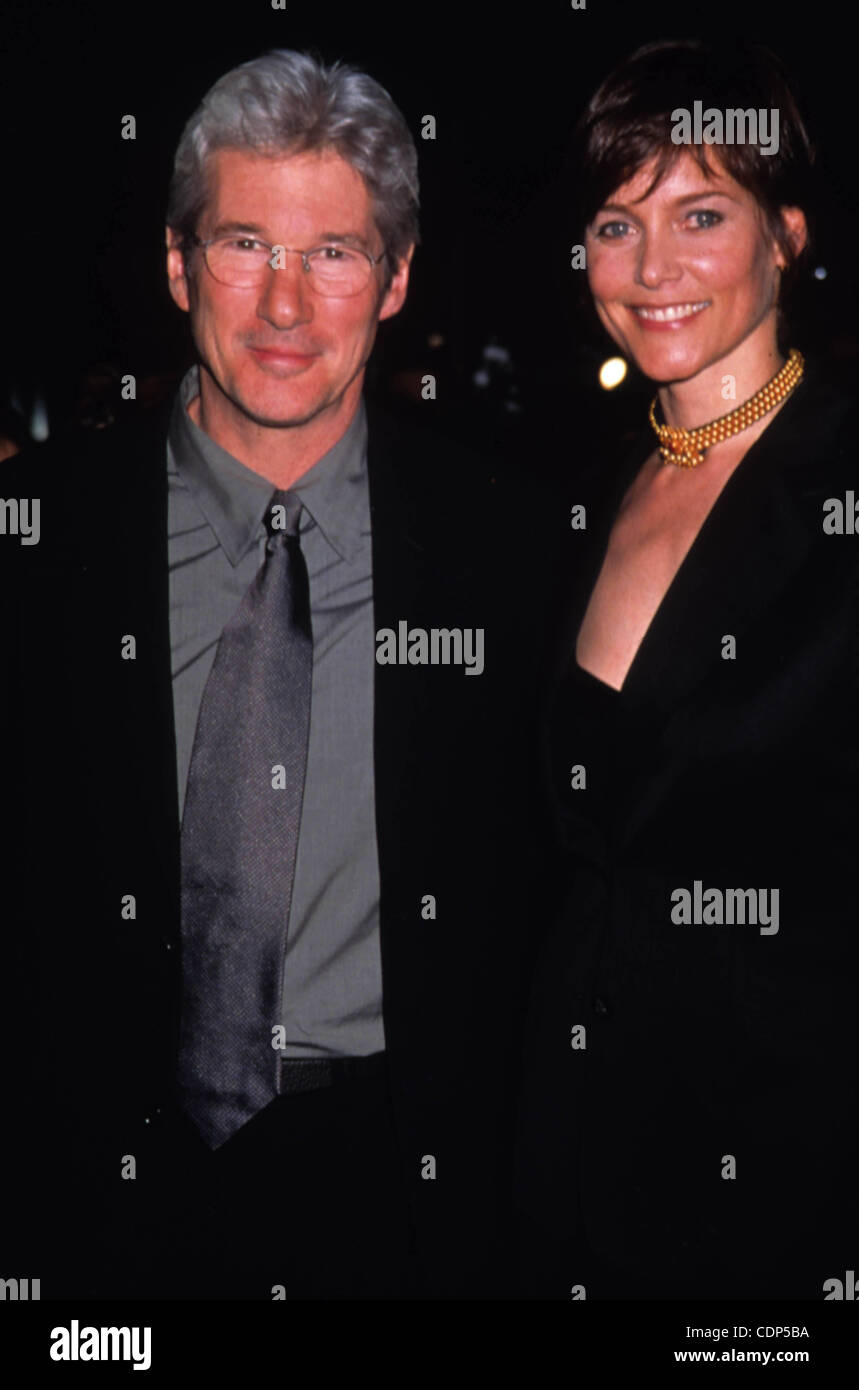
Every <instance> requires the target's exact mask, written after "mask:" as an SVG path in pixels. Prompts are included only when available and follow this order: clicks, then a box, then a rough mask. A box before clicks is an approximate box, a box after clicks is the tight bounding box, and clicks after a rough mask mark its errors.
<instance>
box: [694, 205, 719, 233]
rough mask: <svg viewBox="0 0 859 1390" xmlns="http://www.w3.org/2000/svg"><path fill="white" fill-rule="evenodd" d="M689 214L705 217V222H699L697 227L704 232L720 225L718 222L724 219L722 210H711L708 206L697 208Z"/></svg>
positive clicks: (695, 216)
mask: <svg viewBox="0 0 859 1390" xmlns="http://www.w3.org/2000/svg"><path fill="white" fill-rule="evenodd" d="M689 216H690V217H694V218H703V219H704V221H703V222H702V221H698V222H697V229H698V230H699V231H702V232H703V231H707V229H708V228H709V227H716V226H718V224H719V223H720V222H721V221H722V220H723V218H722V214H721V213H720V212H711V211H710V210H709V209H707V208H697V209H696V210H695V212H690V213H689Z"/></svg>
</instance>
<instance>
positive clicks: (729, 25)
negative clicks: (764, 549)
mask: <svg viewBox="0 0 859 1390" xmlns="http://www.w3.org/2000/svg"><path fill="white" fill-rule="evenodd" d="M794 13H797V12H794ZM704 20H709V21H710V23H711V27H710V28H706V27H704V28H702V27H701V21H704ZM842 22H843V21H842V18H841V11H840V9H839V7H838V6H836V5H835V4H834V3H832V0H824V2H823V3H818V4H815V5H814V6H812V7H809V8H807V9H803V10H802V11H801V22H799V19H797V20H796V21H795V22H794V21H791V20H790V17H789V14H788V13H787V12H786V11H785V9H784V6H783V5H781V4H776V3H768V4H759V3H748V0H725V3H720V4H719V5H718V6H709V7H706V8H703V7H700V6H698V5H692V4H688V3H687V4H682V5H681V4H675V3H658V4H649V5H648V4H644V3H639V4H627V3H619V2H618V0H588V5H587V8H586V9H585V10H582V11H577V10H573V9H572V7H571V5H570V3H569V0H533V3H530V4H522V3H520V4H518V5H512V6H509V7H500V6H497V5H493V4H491V3H479V4H467V3H463V4H458V5H457V4H451V3H448V0H444V2H443V3H424V4H415V3H411V4H402V5H396V4H392V3H390V0H378V3H372V4H365V3H354V4H351V5H345V4H342V3H340V0H335V3H325V4H321V5H320V4H312V3H309V4H306V5H301V4H298V3H293V0H288V8H287V9H286V10H285V11H280V10H272V9H271V5H270V0H242V3H238V0H235V3H232V4H223V3H221V4H218V5H216V6H213V5H210V4H208V3H205V0H198V2H197V3H190V0H174V2H173V3H170V4H167V3H164V0H155V2H154V3H147V4H145V5H143V4H137V5H135V4H130V5H127V6H125V5H120V4H118V3H115V2H114V3H112V4H107V3H103V2H102V0H100V3H96V4H83V5H80V6H77V5H75V6H72V5H71V4H69V3H60V0H42V2H41V3H39V4H38V5H33V4H32V0H29V2H28V3H24V0H11V3H10V0H7V4H6V6H5V15H4V19H3V30H4V39H5V41H4V43H3V49H4V52H5V57H4V58H3V60H2V78H0V131H2V137H0V138H2V142H3V175H2V179H3V187H4V193H5V195H6V196H5V197H4V199H3V202H4V211H3V214H2V219H0V226H1V227H2V230H0V268H2V297H3V298H2V308H3V324H4V327H3V332H2V341H0V411H2V409H3V407H4V406H9V404H10V402H11V403H12V404H13V406H15V407H16V408H17V409H18V410H19V411H20V412H21V413H22V414H23V416H24V420H25V422H28V421H30V420H31V418H32V410H33V404H34V401H36V400H37V399H38V398H39V397H41V398H42V399H43V401H44V403H45V407H46V411H47V418H48V422H49V425H50V428H51V430H52V431H56V430H57V429H61V428H64V427H65V425H67V424H68V423H70V422H72V421H75V420H76V421H81V420H82V421H84V422H85V423H88V424H96V423H101V422H103V421H104V420H106V419H109V418H110V416H111V414H112V413H114V414H115V412H116V410H121V409H122V405H121V403H119V401H118V391H117V388H116V385H115V382H116V380H118V377H119V376H120V375H121V374H123V373H126V372H131V373H133V374H134V375H135V377H136V378H137V382H138V394H139V395H141V396H146V395H147V394H152V395H153V396H154V395H158V394H160V393H163V392H164V391H166V390H169V389H170V387H171V386H172V384H173V382H174V381H175V380H176V379H177V377H178V376H179V375H180V374H181V372H182V371H183V370H184V368H185V367H186V366H187V365H188V363H189V362H190V361H191V347H190V338H189V335H188V327H187V321H186V317H185V315H183V314H181V313H180V312H179V311H178V310H177V309H176V308H175V306H174V305H173V303H172V301H171V300H170V298H169V296H168V293H167V288H166V281H165V275H164V250H163V236H164V226H163V224H164V208H165V200H166V192H167V184H168V179H169V175H170V170H171V165H172V157H173V152H174V149H175V146H176V143H177V141H178V138H179V135H180V132H181V129H182V126H183V124H184V122H185V121H186V119H187V118H188V117H189V116H190V114H191V112H192V110H193V109H194V107H195V106H196V105H197V103H198V101H199V100H200V98H201V97H202V95H203V93H204V92H205V91H206V89H207V88H208V87H209V86H210V85H211V83H212V82H213V81H214V80H215V79H216V78H217V77H218V76H220V75H221V74H222V73H223V72H225V71H226V70H227V69H229V68H231V67H234V66H236V65H237V64H238V63H240V62H244V61H245V60H247V59H249V58H252V57H255V56H257V55H258V54H260V53H262V52H264V51H265V50H267V49H269V48H275V47H286V48H298V49H313V50H315V51H316V52H318V53H319V54H320V55H321V56H322V58H323V59H325V60H326V61H333V60H334V59H336V58H343V59H345V60H346V61H349V62H352V63H355V64H357V65H359V66H362V67H366V69H367V70H368V71H369V72H370V73H371V74H372V75H373V76H374V77H375V78H376V79H377V80H378V81H380V82H381V83H382V85H383V86H385V87H386V88H387V89H388V90H389V91H390V93H391V95H392V96H393V98H394V100H395V101H396V102H397V104H398V105H399V106H400V108H401V109H402V111H403V112H404V114H405V116H406V119H407V120H408V122H409V124H410V126H411V129H412V131H413V132H414V134H415V137H416V142H417V145H418V151H419V157H420V174H421V185H422V239H423V244H422V245H421V246H420V247H419V248H418V251H417V253H416V256H415V260H414V263H413V274H412V284H411V290H410V295H409V300H408V302H407V305H406V308H405V310H404V311H403V313H402V314H401V315H400V316H399V318H397V319H394V320H392V321H391V322H390V323H387V324H384V325H382V328H381V331H380V336H379V344H378V347H377V353H376V358H375V360H374V367H373V372H372V378H373V383H374V384H375V386H376V387H377V388H378V389H382V390H385V391H395V392H397V393H399V394H400V395H404V394H406V395H407V394H408V393H409V392H410V391H411V392H412V394H414V391H415V383H416V382H417V381H419V378H420V375H421V373H423V372H427V371H432V372H434V373H435V374H436V376H437V378H438V392H439V399H438V400H437V401H436V402H435V403H433V404H429V403H425V404H423V405H422V406H421V407H420V408H421V409H423V410H428V411H433V412H434V413H435V415H436V417H437V418H438V419H439V420H441V421H443V422H447V423H448V424H451V425H452V426H453V427H454V428H455V429H457V431H458V432H460V433H462V434H463V435H466V436H473V437H479V438H480V439H481V440H482V441H483V442H484V443H496V444H501V445H502V447H504V448H505V449H506V450H509V451H510V452H511V453H514V454H517V455H518V456H519V457H518V462H519V463H520V464H521V463H525V464H526V465H527V466H529V467H533V468H534V469H536V470H544V471H546V472H549V473H554V474H556V475H557V474H563V473H564V472H565V471H566V470H568V469H570V468H571V467H572V468H574V467H575V459H576V457H577V452H578V451H577V449H576V446H575V437H576V434H577V433H578V432H579V430H581V432H582V434H581V438H583V439H585V440H586V447H587V448H588V449H590V448H593V447H599V444H600V438H601V434H602V433H603V432H608V433H610V434H612V435H614V437H615V439H616V438H617V437H618V435H619V434H620V433H622V432H623V431H624V430H627V429H628V428H629V427H630V425H635V424H640V423H641V422H642V420H643V410H644V409H645V407H646V403H647V401H648V400H649V398H650V395H651V394H652V388H651V387H650V386H649V385H648V383H647V382H645V381H643V380H642V379H641V378H640V377H638V375H637V374H636V373H635V371H634V369H633V371H632V373H631V376H630V377H629V378H628V379H627V382H626V383H625V384H624V385H623V386H621V387H620V388H618V389H617V390H616V391H614V392H610V393H606V392H603V391H602V390H601V389H600V388H599V386H598V384H597V378H596V373H597V368H598V366H599V364H600V362H601V361H602V360H603V358H604V357H606V356H608V355H610V354H611V353H613V351H614V349H613V345H611V344H610V343H609V340H608V339H607V338H606V337H604V336H603V335H602V333H601V330H599V329H598V328H595V327H594V326H592V325H591V324H590V323H589V322H588V321H586V320H583V319H582V318H581V317H580V316H577V314H576V311H575V307H574V284H573V280H574V277H575V276H576V275H581V274H584V272H582V271H573V270H572V269H571V268H570V246H571V244H572V243H573V242H574V241H575V240H577V239H578V238H577V236H576V235H575V229H574V227H573V226H572V225H571V223H570V220H569V217H568V215H567V212H566V190H565V176H564V174H563V156H564V150H565V146H566V144H567V141H568V137H569V133H570V130H571V128H572V126H573V124H574V122H575V119H576V117H577V115H578V114H579V112H580V110H581V108H582V106H583V105H584V103H585V102H586V100H587V99H588V97H589V95H590V93H591V92H592V90H593V89H594V87H595V86H596V84H597V82H598V81H599V80H600V79H601V78H602V77H603V76H604V75H605V73H606V72H607V71H608V70H609V69H610V67H611V66H612V65H613V64H614V63H615V62H616V61H617V60H618V59H620V58H621V57H623V56H624V55H625V54H626V53H628V52H630V51H631V50H632V49H633V48H635V47H636V46H637V45H638V44H640V43H643V42H647V41H650V40H653V39H656V38H671V37H674V38H680V37H700V38H719V39H730V38H731V35H732V33H734V32H736V35H737V37H738V38H739V37H742V38H745V39H752V40H757V41H759V42H763V43H766V44H768V45H769V46H770V47H771V48H773V49H774V51H775V52H776V53H777V54H778V55H779V56H780V57H781V58H782V60H783V61H784V62H785V64H786V65H787V69H788V72H789V75H790V76H791V78H792V81H793V85H794V90H795V92H796V94H797V97H798V99H799V102H800V108H801V109H802V110H803V112H804V114H805V116H806V119H807V121H808V124H809V127H810V131H811V134H812V138H813V139H814V140H815V142H816V143H817V145H818V148H819V153H820V162H821V169H822V174H823V178H822V183H823V186H824V189H825V192H826V199H825V205H824V207H823V209H822V216H821V219H820V231H819V235H818V241H817V247H816V251H815V253H814V255H813V257H812V261H811V265H810V267H809V270H808V272H807V274H806V279H805V282H804V284H803V285H802V286H801V287H800V291H799V296H798V302H797V306H796V312H795V315H794V320H793V321H794V324H795V332H794V333H793V334H792V336H791V341H792V342H793V343H795V344H796V345H797V346H800V347H801V348H802V349H803V351H805V352H806V353H814V354H816V355H818V356H820V357H822V358H824V360H826V361H827V362H828V363H829V365H830V367H831V370H832V372H833V374H837V375H838V376H839V377H842V378H849V379H852V376H853V369H854V367H855V364H856V360H857V357H859V335H857V331H856V326H855V310H856V303H857V296H856V290H857V272H856V264H855V255H854V244H855V239H856V238H855V226H856V214H857V191H856V174H855V167H856V165H855V158H854V142H855V136H854V130H853V122H852V119H851V117H850V115H849V114H848V113H849V106H850V103H851V99H852V95H853V92H854V88H855V85H856V81H857V79H856V74H855V59H854V56H853V49H852V44H851V43H850V42H849V40H848V36H847V34H846V33H843V32H842ZM126 114H132V115H134V116H135V117H136V121H137V139H136V140H135V141H126V140H123V139H121V137H120V127H121V118H122V117H123V116H124V115H126ZM425 114H432V115H434V116H435V117H436V120H437V124H438V138H437V139H436V141H435V142H431V141H423V140H421V139H420V138H419V133H420V118H421V117H422V116H423V115H425ZM815 266H823V267H825V269H826V271H827V275H826V278H825V279H814V277H813V275H812V273H811V272H812V270H813V268H814V267H815ZM487 346H495V347H500V348H502V349H504V352H503V353H501V354H496V355H495V357H494V358H493V359H491V360H489V361H487V360H485V359H484V357H483V352H484V349H485V348H486V347H487ZM505 353H506V354H507V358H506V360H505V356H504V354H505ZM481 368H483V369H484V370H485V371H486V372H487V373H488V383H486V382H485V381H484V384H480V378H478V381H475V379H474V378H475V373H479V371H480V369H481ZM566 422H569V433H567V434H565V435H564V436H561V438H563V441H564V442H563V443H560V444H559V442H558V441H559V435H558V428H559V427H561V428H563V426H564V425H565V423H566ZM0 432H2V431H0ZM523 454H525V455H526V457H522V455H523Z"/></svg>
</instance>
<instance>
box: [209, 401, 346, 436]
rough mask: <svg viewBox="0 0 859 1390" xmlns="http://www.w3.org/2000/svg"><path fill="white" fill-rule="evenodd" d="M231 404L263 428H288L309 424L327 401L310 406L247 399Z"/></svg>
mask: <svg viewBox="0 0 859 1390" xmlns="http://www.w3.org/2000/svg"><path fill="white" fill-rule="evenodd" d="M233 404H234V405H235V406H236V408H237V409H238V410H240V411H241V413H242V414H243V415H245V416H246V417H247V419H249V420H253V422H254V424H256V425H261V426H262V427H263V429H269V430H289V429H297V428H299V427H300V426H301V425H309V424H310V421H311V420H315V419H316V417H317V416H318V415H320V414H321V413H322V411H323V410H324V409H325V407H326V406H327V404H328V402H327V401H319V402H317V403H316V404H315V405H312V406H310V405H306V404H301V405H298V404H296V405H293V406H288V405H286V404H280V403H278V402H272V403H271V404H269V403H263V402H247V401H234V402H233Z"/></svg>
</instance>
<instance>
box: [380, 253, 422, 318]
mask: <svg viewBox="0 0 859 1390" xmlns="http://www.w3.org/2000/svg"><path fill="white" fill-rule="evenodd" d="M414 253H415V244H414V242H412V244H411V246H410V247H409V249H408V251H407V252H406V254H405V255H404V256H401V257H400V259H399V261H398V262H397V269H396V271H395V273H394V278H393V280H392V281H391V283H390V285H389V286H388V289H387V293H386V294H385V297H384V299H383V300H382V307H381V309H380V310H379V322H381V321H382V319H390V318H393V316H394V314H398V313H399V312H400V310H401V309H402V307H403V304H404V302H405V298H406V291H407V289H408V288H409V268H410V266H411V263H412V256H413V255H414Z"/></svg>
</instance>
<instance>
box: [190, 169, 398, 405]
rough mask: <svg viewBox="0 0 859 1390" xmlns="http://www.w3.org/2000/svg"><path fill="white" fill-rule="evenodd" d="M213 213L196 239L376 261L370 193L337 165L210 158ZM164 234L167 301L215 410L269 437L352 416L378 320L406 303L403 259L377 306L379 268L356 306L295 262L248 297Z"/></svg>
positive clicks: (378, 243)
mask: <svg viewBox="0 0 859 1390" xmlns="http://www.w3.org/2000/svg"><path fill="white" fill-rule="evenodd" d="M208 173H209V201H208V204H207V207H206V211H205V213H204V214H203V217H202V218H201V222H200V226H199V227H198V229H197V235H198V236H199V237H200V239H201V240H203V241H205V240H208V239H209V238H210V237H214V236H218V235H220V234H221V233H222V232H223V231H226V230H229V231H234V232H237V231H241V232H246V233H253V234H255V235H256V236H258V237H260V238H261V239H262V240H264V241H267V242H269V243H270V244H272V245H281V246H287V247H292V248H296V249H299V250H310V249H311V248H312V247H314V246H318V245H319V244H320V243H323V242H327V241H331V240H334V239H336V240H341V239H349V240H353V241H357V244H358V245H359V247H361V249H363V250H366V251H367V252H368V253H369V254H370V255H372V256H374V257H375V256H378V255H379V254H380V252H381V251H382V239H381V237H380V235H379V232H378V229H377V227H376V225H375V223H374V220H373V215H372V206H371V201H370V196H369V193H368V192H367V188H366V186H365V184H364V181H363V179H362V178H361V176H360V175H359V174H358V173H357V172H356V171H355V170H354V169H353V168H352V166H351V165H350V164H347V163H346V161H345V160H344V159H342V158H341V157H340V156H339V155H338V154H335V153H334V152H333V151H330V150H325V151H320V152H314V153H304V154H295V155H278V156H268V155H257V154H251V153H247V152H246V151H243V150H219V151H217V152H216V153H215V154H214V155H212V156H211V157H210V160H209V165H208ZM176 242H177V238H176V236H175V235H174V233H173V232H172V230H171V229H169V228H168V232H167V244H168V247H169V248H170V249H169V251H168V257H167V267H168V277H169V281H170V293H171V294H172V296H173V298H174V300H175V301H176V303H177V304H178V305H179V307H180V308H181V309H185V310H187V311H188V312H190V315H191V331H192V334H193V337H194V342H195V344H196V347H197V352H198V354H199V356H200V360H201V362H202V366H203V370H205V371H206V372H208V374H209V377H210V378H211V382H210V383H209V384H210V385H211V386H212V389H213V391H214V392H215V393H216V395H218V396H219V397H220V399H219V400H218V406H219V409H220V410H224V409H226V411H227V412H228V413H231V412H236V413H237V414H239V415H241V416H244V417H250V419H252V420H254V421H256V422H257V423H258V424H261V425H267V426H273V427H277V426H288V425H301V424H306V423H308V422H309V421H311V420H313V419H316V418H317V417H320V416H322V415H323V414H324V413H326V412H327V413H329V415H333V416H336V415H337V414H338V413H340V412H343V413H344V418H349V417H350V416H351V413H352V411H353V410H354V408H355V407H356V406H357V402H358V398H359V396H360V393H361V387H362V384H363V378H364V367H365V365H366V362H367V359H368V357H369V356H370V352H371V350H372V347H373V342H374V339H375V336H376V325H377V323H378V321H379V320H380V319H384V318H389V317H390V316H391V315H392V314H395V313H396V312H397V311H398V309H399V308H400V306H401V305H402V303H403V300H404V299H405V295H406V288H407V285H408V274H409V260H410V259H411V249H410V250H409V253H408V255H407V256H406V257H405V258H404V259H403V260H402V261H401V262H400V265H399V267H398V269H397V273H396V275H395V277H394V279H393V281H392V283H391V285H390V287H389V289H388V290H387V292H386V293H385V295H384V296H381V287H382V284H383V270H384V263H383V262H380V263H379V265H377V266H376V267H375V268H374V270H373V273H372V276H371V278H370V280H369V283H368V284H367V286H366V288H365V289H363V290H362V291H361V292H360V293H359V294H356V295H353V296H350V297H349V298H345V299H344V298H339V299H334V298H327V297H324V296H322V295H320V294H318V293H316V292H315V291H313V290H312V289H311V288H310V287H309V285H308V283H307V276H306V274H305V272H304V269H303V267H302V262H301V257H300V256H292V255H287V256H285V257H283V258H282V259H283V260H284V262H285V268H284V269H278V270H269V269H266V272H265V276H264V279H263V281H262V283H261V284H260V285H258V286H255V287H254V288H252V289H236V288H233V287H232V286H229V285H222V284H220V283H219V281H217V280H215V278H214V277H213V276H212V275H211V273H210V271H209V269H208V267H207V265H206V262H205V260H204V257H203V253H202V251H201V250H200V249H199V248H196V249H194V250H193V251H190V250H189V252H188V254H187V258H185V257H183V255H182V252H181V251H180V250H179V249H178V247H177V245H176Z"/></svg>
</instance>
